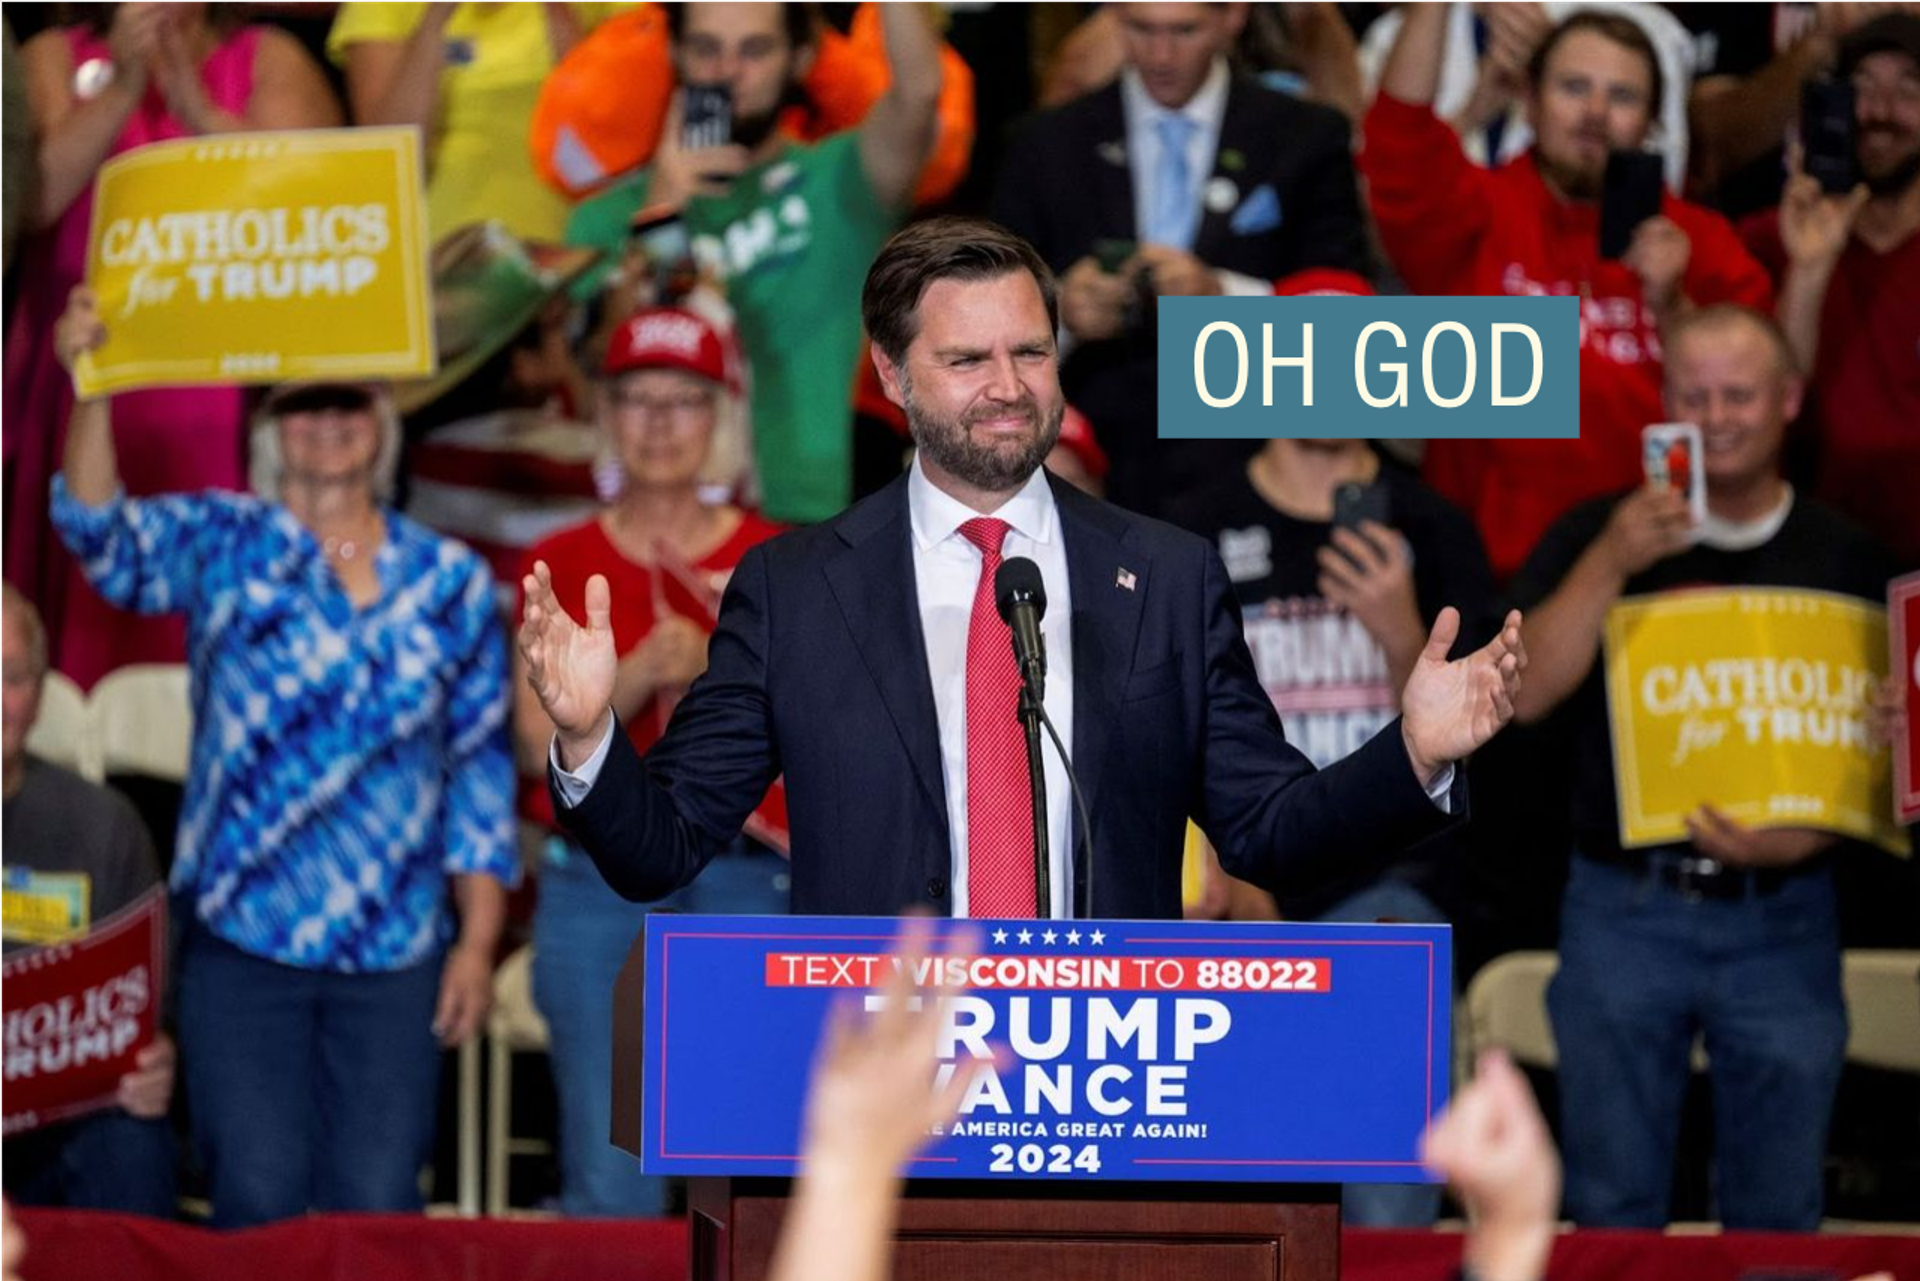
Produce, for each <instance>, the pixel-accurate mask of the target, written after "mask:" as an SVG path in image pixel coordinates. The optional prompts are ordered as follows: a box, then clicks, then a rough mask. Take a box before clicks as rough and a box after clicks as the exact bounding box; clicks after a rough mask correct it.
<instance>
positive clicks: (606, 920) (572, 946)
mask: <svg viewBox="0 0 1920 1281" xmlns="http://www.w3.org/2000/svg"><path fill="white" fill-rule="evenodd" d="M744 845H745V843H742V846H737V847H736V848H735V849H734V850H732V851H729V852H728V853H725V854H722V855H720V856H719V857H718V858H716V859H714V860H713V862H711V863H709V864H708V865H707V867H706V870H705V871H703V872H701V873H700V877H699V879H698V880H696V881H695V882H694V883H693V884H692V885H689V886H687V887H686V888H685V889H683V890H680V891H679V892H678V893H675V894H672V895H670V896H668V897H667V898H664V899H662V900H660V901H659V902H658V903H629V902H628V901H627V900H626V899H623V898H621V897H620V896H619V895H618V894H615V893H614V892H613V891H612V890H610V889H608V888H607V883H606V882H605V881H603V880H601V879H600V873H599V871H598V870H596V869H595V868H594V866H593V860H592V859H591V858H589V857H588V856H587V854H586V853H585V852H584V851H582V850H581V849H580V847H579V846H577V845H574V844H572V843H571V842H569V841H566V840H563V839H561V838H560V837H557V836H556V837H553V838H551V839H549V840H548V842H547V852H546V857H545V859H544V860H543V861H542V864H541V869H540V897H539V901H538V903H537V904H536V905H535V907H534V911H533V1000H534V1004H535V1005H537V1006H539V1007H540V1013H541V1015H542V1016H543V1017H544V1018H545V1019H546V1021H547V1030H548V1032H549V1034H550V1035H551V1038H552V1044H551V1054H552V1063H553V1084H554V1088H555V1090H556V1091H557V1092H558V1095H559V1110H560V1210H561V1212H562V1213H563V1214H567V1215H570V1216H574V1217H614V1216H620V1217H635V1218H644V1217H650V1216H657V1215H660V1214H663V1213H664V1212H665V1211H666V1203H667V1183H666V1180H665V1179H663V1178H660V1177H657V1176H652V1175H644V1174H642V1173H640V1161H639V1159H638V1158H637V1157H635V1156H633V1155H632V1154H631V1153H628V1152H623V1151H621V1150H620V1149H619V1148H616V1147H614V1146H613V1143H612V1142H611V1141H610V1139H609V1137H608V1136H609V1134H610V1133H611V1131H612V1128H613V1102H612V1093H613V1091H612V1078H613V981H614V978H615V977H616V976H617V975H618V974H619V972H620V965H621V962H623V961H624V960H626V957H627V950H628V949H629V948H630V947H631V946H632V945H633V941H634V939H635V938H636V937H638V936H639V933H640V930H641V926H642V925H643V924H644V923H645V921H646V918H647V913H649V912H652V911H658V910H661V909H668V910H673V911H680V912H698V913H736V914H740V915H764V916H771V915H778V914H782V913H784V912H786V910H787V888H788V876H787V861H786V860H785V859H783V858H781V857H780V856H779V855H778V854H774V853H771V852H770V851H767V850H764V849H762V848H760V847H759V846H751V847H750V849H751V852H749V851H748V849H747V848H743V847H744Z"/></svg>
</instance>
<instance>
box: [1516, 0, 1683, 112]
mask: <svg viewBox="0 0 1920 1281" xmlns="http://www.w3.org/2000/svg"><path fill="white" fill-rule="evenodd" d="M1577 31H1591V32H1593V33H1594V34H1595V35H1599V36H1605V37H1606V38H1607V39H1609V40H1611V41H1613V42H1614V43H1615V44H1617V45H1620V46H1622V47H1624V48H1627V49H1631V50H1633V52H1635V53H1637V54H1639V55H1640V59H1641V61H1643V62H1645V63H1646V64H1647V84H1648V92H1649V97H1648V100H1647V101H1648V106H1647V113H1648V115H1650V116H1653V117H1656V118H1657V117H1658V116H1659V115H1660V102H1661V99H1662V97H1663V96H1664V95H1665V94H1666V77H1665V76H1664V75H1662V74H1661V71H1660V55H1659V53H1658V52H1657V51H1656V50H1655V49H1654V47H1653V41H1652V40H1650V39H1649V38H1648V37H1647V33H1646V32H1645V31H1644V30H1642V29H1641V26H1640V24H1639V23H1637V22H1635V21H1634V20H1633V19H1632V18H1629V17H1625V16H1624V15H1622V14H1618V13H1603V12H1600V11H1598V10H1594V9H1583V10H1581V11H1580V12H1579V13H1575V14H1572V15H1570V16H1568V17H1567V18H1566V19H1565V20H1564V21H1563V22H1561V23H1560V25H1559V26H1557V27H1555V28H1554V29H1553V30H1551V31H1549V32H1547V34H1546V36H1545V38H1544V39H1542V40H1541V41H1540V44H1539V47H1538V48H1536V49H1535V50H1534V51H1533V57H1531V58H1529V59H1528V60H1527V84H1528V85H1529V86H1531V87H1532V89H1533V91H1534V92H1535V93H1538V92H1540V79H1541V77H1542V76H1544V75H1546V73H1547V59H1548V58H1550V57H1552V56H1553V51H1554V50H1555V49H1556V48H1558V47H1559V45H1560V42H1561V41H1562V40H1565V39H1566V38H1567V37H1568V36H1570V35H1572V34H1574V33H1575V32H1577Z"/></svg>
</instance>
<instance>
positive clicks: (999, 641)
mask: <svg viewBox="0 0 1920 1281" xmlns="http://www.w3.org/2000/svg"><path fill="white" fill-rule="evenodd" d="M1007 529H1008V525H1007V522H1006V521H1004V520H995V519H993V518H992V517H990V516H977V517H975V518H974V519H972V520H970V521H968V522H967V523H966V524H964V525H962V526H960V533H961V534H962V535H963V536H964V537H965V538H966V540H967V541H968V542H970V543H972V544H973V545H974V546H975V547H978V548H979V549H980V558H981V560H980V584H979V586H977V587H976V588H974V592H973V618H972V621H971V622H969V623H968V625H967V915H969V916H973V917H994V916H1032V915H1034V897H1033V891H1034V884H1033V791H1032V783H1031V782H1030V781H1029V779H1028V777H1027V744H1026V738H1025V736H1024V735H1023V734H1022V732H1021V728H1020V721H1019V719H1018V717H1017V716H1016V714H1015V713H1016V712H1017V710H1018V708H1019V705H1020V668H1019V665H1018V664H1017V663H1015V662H1014V657H1013V639H1012V637H1011V636H1010V635H1009V634H1008V631H1007V625H1006V623H1004V622H1002V621H1001V619H1000V611H999V609H998V607H997V606H996V605H995V603H994V598H993V576H994V574H995V573H996V572H997V571H998V570H999V568H1000V544H1001V542H1002V541H1003V540H1004V539H1005V538H1006V536H1007Z"/></svg>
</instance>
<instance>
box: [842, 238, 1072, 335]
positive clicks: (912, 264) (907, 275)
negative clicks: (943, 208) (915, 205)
mask: <svg viewBox="0 0 1920 1281" xmlns="http://www.w3.org/2000/svg"><path fill="white" fill-rule="evenodd" d="M1016 271H1024V272H1026V273H1027V274H1028V275H1030V276H1032V277H1033V283H1034V284H1036V285H1038V286H1039V287H1040V298H1041V300H1042V301H1043V302H1045V303H1046V305H1047V323H1048V325H1050V326H1052V327H1053V328H1054V329H1055V330H1058V329H1059V328H1060V301H1059V298H1058V296H1057V293H1056V290H1055V288H1054V282H1053V272H1052V271H1050V270H1049V269H1048V268H1047V264H1046V263H1045V261H1043V260H1042V259H1041V257H1040V255H1039V254H1037V253H1035V252H1034V248H1033V246H1032V245H1030V244H1028V243H1027V242H1026V241H1024V240H1022V239H1020V237H1018V236H1016V235H1014V234H1013V233H1012V232H1011V231H1008V230H1007V229H1006V228H1005V227H1002V226H1001V225H1000V224H999V223H997V222H988V221H987V220H986V219H984V218H951V217H949V218H928V219H926V220H925V221H924V222H916V223H913V224H912V225H910V226H908V227H905V228H902V229H901V230H900V231H898V232H896V233H894V236H893V239H891V240H889V241H887V243H886V244H885V245H883V246H881V249H880V254H879V256H878V257H876V258H875V259H874V260H873V266H872V268H871V269H869V270H868V272H867V283H866V287H865V288H863V289H862V290H861V291H860V318H861V320H862V321H863V322H865V324H866V326H867V337H869V338H871V339H872V340H873V343H874V345H875V346H876V347H878V348H879V349H880V350H881V351H883V352H885V353H886V357H887V359H888V360H890V361H892V362H894V363H895V364H899V363H900V362H901V361H903V360H905V359H906V356H907V348H908V347H909V346H911V345H912V344H913V340H914V337H915V336H916V335H917V334H918V333H919V332H920V298H921V295H923V294H924V293H926V291H927V286H929V285H931V284H932V283H933V282H934V281H936V280H998V279H999V278H1000V277H1002V276H1007V275H1011V274H1012V273H1014V272H1016Z"/></svg>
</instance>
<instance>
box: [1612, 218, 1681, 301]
mask: <svg viewBox="0 0 1920 1281" xmlns="http://www.w3.org/2000/svg"><path fill="white" fill-rule="evenodd" d="M1692 258H1693V242H1692V241H1691V240H1689V239H1688V238H1687V233H1686V232H1685V231H1684V230H1682V229H1681V227H1680V224H1679V223H1677V222H1675V221H1673V219H1671V218H1668V217H1665V216H1655V217H1652V218H1649V219H1647V220H1646V221H1645V222H1643V223H1641V224H1640V225H1639V227H1637V228H1635V229H1634V233H1633V240H1632V241H1631V242H1630V243H1629V244H1628V245H1627V252H1626V256H1625V257H1623V258H1622V259H1621V260H1620V261H1621V262H1623V263H1625V264H1626V265H1627V267H1629V268H1630V269H1631V270H1632V271H1633V274H1634V275H1636V276H1638V277H1640V293H1641V296H1642V297H1643V298H1644V299H1645V300H1646V304H1647V308H1648V310H1650V311H1651V312H1653V314H1654V316H1655V317H1656V318H1662V319H1664V318H1665V317H1666V316H1668V315H1670V314H1671V313H1672V310H1673V308H1674V306H1675V305H1676V304H1677V303H1678V302H1679V301H1680V285H1681V282H1682V281H1683V280H1684V279H1685V278H1686V274H1687V263H1688V262H1689V261H1691V260H1692Z"/></svg>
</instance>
